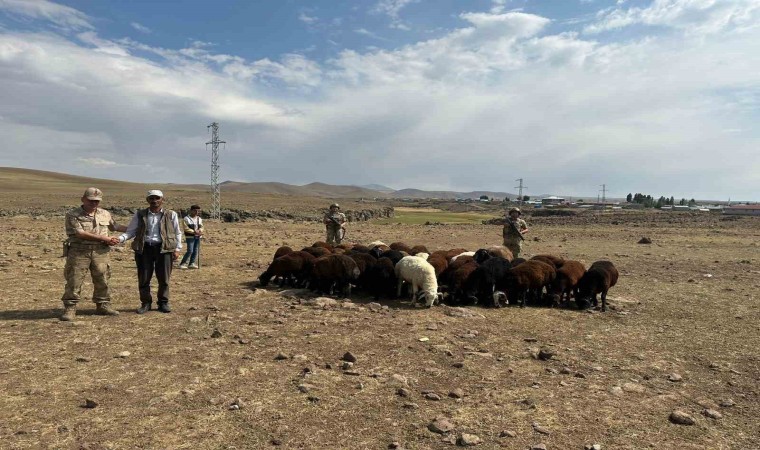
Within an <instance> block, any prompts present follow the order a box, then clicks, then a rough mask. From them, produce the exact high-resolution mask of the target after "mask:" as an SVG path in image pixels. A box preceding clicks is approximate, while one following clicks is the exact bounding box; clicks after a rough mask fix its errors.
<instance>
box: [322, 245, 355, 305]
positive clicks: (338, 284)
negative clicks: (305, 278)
mask: <svg viewBox="0 0 760 450" xmlns="http://www.w3.org/2000/svg"><path fill="white" fill-rule="evenodd" d="M359 275H360V272H359V267H358V266H357V265H356V262H355V261H354V260H353V259H351V258H349V257H348V256H346V255H327V256H323V257H321V258H317V260H316V261H314V269H313V271H312V284H311V285H312V286H313V287H314V288H315V289H316V290H317V292H324V293H326V294H332V293H333V291H334V289H337V290H338V292H340V293H342V294H343V295H345V297H346V298H348V297H350V296H351V283H352V282H354V281H356V279H357V278H359Z"/></svg>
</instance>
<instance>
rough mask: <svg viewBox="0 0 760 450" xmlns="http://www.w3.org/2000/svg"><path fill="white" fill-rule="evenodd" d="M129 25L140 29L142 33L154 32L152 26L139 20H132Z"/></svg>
mask: <svg viewBox="0 0 760 450" xmlns="http://www.w3.org/2000/svg"><path fill="white" fill-rule="evenodd" d="M129 25H131V26H132V28H134V29H135V30H137V31H139V32H140V33H144V34H150V33H152V32H153V31H152V30H151V29H150V28H148V27H146V26H145V25H141V24H139V23H137V22H131V23H130V24H129Z"/></svg>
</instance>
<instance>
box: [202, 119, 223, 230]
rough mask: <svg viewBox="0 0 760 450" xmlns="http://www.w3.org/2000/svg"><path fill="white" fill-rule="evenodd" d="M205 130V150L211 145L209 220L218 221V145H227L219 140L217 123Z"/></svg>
mask: <svg viewBox="0 0 760 450" xmlns="http://www.w3.org/2000/svg"><path fill="white" fill-rule="evenodd" d="M206 129H210V130H211V140H210V141H208V142H206V148H208V146H209V144H210V145H211V213H210V214H211V218H212V219H214V220H219V218H220V212H221V209H222V201H221V198H220V195H219V144H227V143H226V142H225V141H220V140H219V123H217V122H212V123H211V125H209V126H207V127H206Z"/></svg>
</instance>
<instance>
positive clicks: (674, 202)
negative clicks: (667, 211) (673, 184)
mask: <svg viewBox="0 0 760 450" xmlns="http://www.w3.org/2000/svg"><path fill="white" fill-rule="evenodd" d="M675 204H676V199H675V198H674V197H673V196H672V195H671V196H670V206H673V205H675Z"/></svg>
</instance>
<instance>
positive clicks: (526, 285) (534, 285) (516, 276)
mask: <svg viewBox="0 0 760 450" xmlns="http://www.w3.org/2000/svg"><path fill="white" fill-rule="evenodd" d="M556 276H557V272H556V270H555V269H554V267H553V266H550V265H549V264H546V263H544V262H542V261H537V260H530V261H525V262H524V263H522V264H520V265H519V266H517V267H512V269H510V271H509V273H508V274H507V276H506V277H505V278H506V280H505V281H506V285H507V286H508V288H507V289H508V291H509V297H511V298H514V299H515V300H517V302H518V303H519V304H520V307H525V297H526V296H527V294H528V292H529V291H531V292H533V293H534V295H535V294H538V296H539V297H540V293H541V292H542V291H543V288H544V287H545V286H549V285H550V284H551V283H552V282H553V281H554V278H555V277H556Z"/></svg>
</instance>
